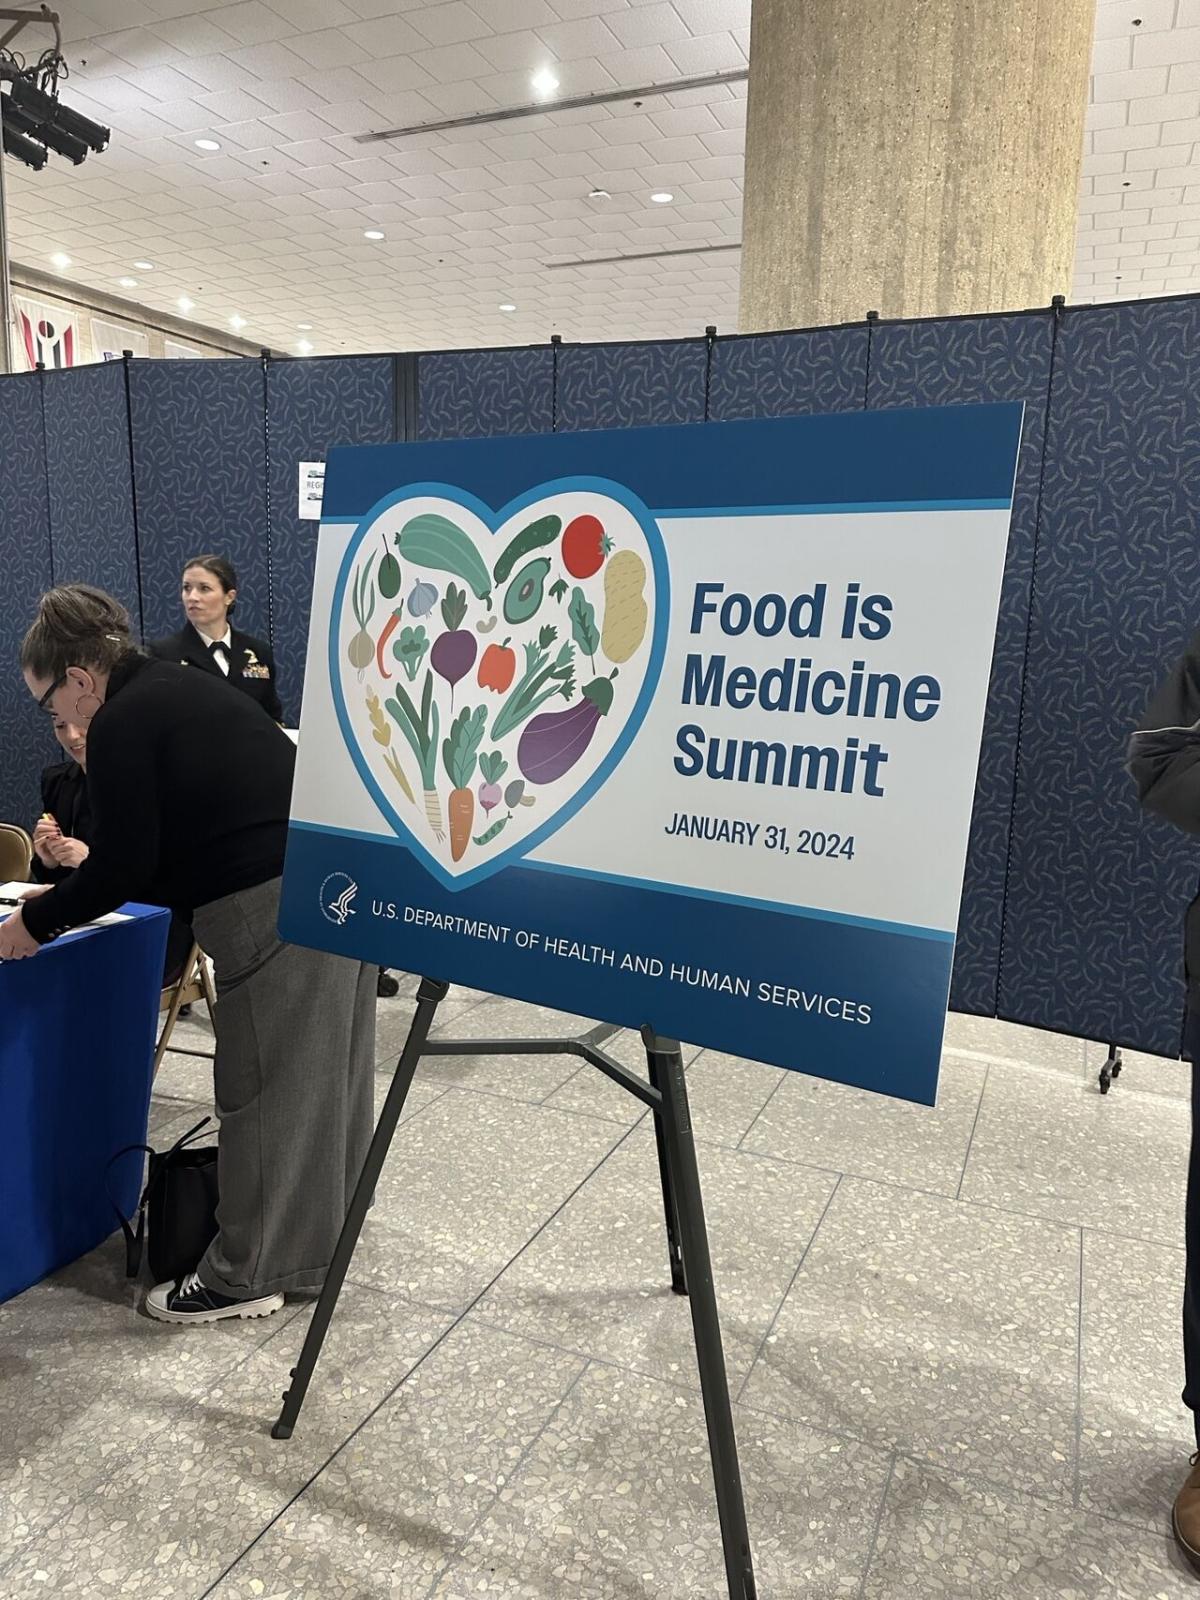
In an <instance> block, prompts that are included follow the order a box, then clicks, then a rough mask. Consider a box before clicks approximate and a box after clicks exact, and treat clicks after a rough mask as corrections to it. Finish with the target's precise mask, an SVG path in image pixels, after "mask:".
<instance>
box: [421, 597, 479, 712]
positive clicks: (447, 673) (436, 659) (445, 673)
mask: <svg viewBox="0 0 1200 1600" xmlns="http://www.w3.org/2000/svg"><path fill="white" fill-rule="evenodd" d="M466 614H467V592H466V590H465V589H459V588H457V587H456V586H455V585H454V584H453V583H452V584H451V585H450V587H449V588H448V589H447V590H446V598H445V599H444V600H443V601H442V620H443V621H444V622H445V624H446V629H447V631H446V632H445V633H443V634H441V635H439V637H438V638H437V639H435V640H434V645H433V649H432V650H431V651H430V655H429V661H430V665H431V666H432V667H433V670H434V671H435V672H436V673H437V675H438V677H439V678H445V680H446V682H447V683H448V684H449V685H450V705H451V707H452V708H453V705H454V686H455V684H457V683H460V682H461V681H462V679H463V678H465V677H466V675H467V673H468V672H470V670H471V668H472V667H473V666H474V665H475V654H476V652H477V650H478V649H479V646H478V645H477V644H476V642H475V635H474V634H473V633H472V632H471V631H470V629H469V628H464V627H463V626H462V623H463V619H464V618H465V617H466Z"/></svg>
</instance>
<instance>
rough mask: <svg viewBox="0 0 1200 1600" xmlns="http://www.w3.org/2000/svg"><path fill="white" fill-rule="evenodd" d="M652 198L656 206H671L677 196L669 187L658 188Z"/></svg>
mask: <svg viewBox="0 0 1200 1600" xmlns="http://www.w3.org/2000/svg"><path fill="white" fill-rule="evenodd" d="M650 198H651V200H653V201H654V204H655V205H656V206H669V205H670V204H671V201H672V200H674V198H675V196H674V195H673V194H672V193H671V191H670V190H669V189H656V190H655V191H654V193H653V194H652V195H651V196H650Z"/></svg>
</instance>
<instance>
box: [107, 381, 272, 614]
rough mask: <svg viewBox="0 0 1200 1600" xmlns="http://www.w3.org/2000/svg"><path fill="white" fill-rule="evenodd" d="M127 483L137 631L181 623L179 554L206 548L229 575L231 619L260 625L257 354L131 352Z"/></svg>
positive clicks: (262, 541) (265, 571) (262, 520)
mask: <svg viewBox="0 0 1200 1600" xmlns="http://www.w3.org/2000/svg"><path fill="white" fill-rule="evenodd" d="M129 395H130V408H131V411H132V416H133V485H134V495H135V504H136V506H137V517H138V543H139V548H140V551H141V580H142V607H143V613H144V623H145V632H146V638H147V639H160V638H162V637H163V635H164V634H168V633H177V632H178V631H179V629H180V628H181V627H182V626H183V623H184V616H183V607H182V605H181V603H180V599H179V582H180V578H181V577H182V574H183V564H184V562H185V561H186V560H187V559H188V557H189V556H196V555H202V554H205V553H207V552H212V553H214V554H216V555H222V556H225V557H227V558H228V559H229V560H230V561H232V562H233V564H234V566H235V568H236V569H237V574H238V605H237V613H236V615H237V623H238V626H239V627H241V628H244V629H245V630H246V632H247V633H253V634H257V635H258V636H259V637H260V638H264V637H266V636H267V634H268V632H269V620H268V619H269V616H270V600H269V594H268V589H269V581H270V562H269V552H268V540H267V503H266V502H267V494H266V490H267V451H266V441H265V438H264V429H265V413H264V379H263V369H262V364H261V363H260V362H258V361H134V362H132V363H131V364H130V368H129Z"/></svg>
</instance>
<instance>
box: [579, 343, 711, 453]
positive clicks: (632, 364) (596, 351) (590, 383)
mask: <svg viewBox="0 0 1200 1600" xmlns="http://www.w3.org/2000/svg"><path fill="white" fill-rule="evenodd" d="M707 371H708V344H707V341H705V340H703V339H689V340H688V341H687V342H686V343H670V344H665V343H664V344H591V345H586V344H573V345H563V346H562V348H561V349H560V350H559V352H558V417H557V425H558V429H559V431H560V432H562V431H563V430H564V429H567V428H649V427H662V426H664V425H665V424H668V423H676V422H703V421H704V392H705V385H706V378H707Z"/></svg>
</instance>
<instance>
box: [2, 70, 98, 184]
mask: <svg viewBox="0 0 1200 1600" xmlns="http://www.w3.org/2000/svg"><path fill="white" fill-rule="evenodd" d="M11 95H12V100H13V102H14V104H15V105H17V106H19V107H20V108H21V110H22V111H24V112H25V113H26V114H27V115H29V116H31V117H33V118H35V120H36V121H37V123H38V124H39V132H38V134H37V138H38V139H39V141H40V142H41V143H42V144H46V145H49V146H50V148H51V149H52V150H54V151H55V152H56V153H57V154H59V155H64V156H66V157H67V158H68V159H69V160H71V161H74V162H75V164H76V166H78V165H79V163H80V162H81V161H82V160H83V159H84V157H85V156H86V155H87V152H88V151H89V150H94V151H95V152H96V154H97V155H99V154H100V153H101V151H103V150H107V149H108V142H109V140H110V139H111V138H112V129H111V128H105V127H103V126H102V125H101V124H100V123H99V122H93V121H92V119H91V118H90V117H85V116H84V115H83V114H82V113H81V112H79V111H72V110H71V108H70V106H65V105H63V103H62V101H61V100H59V99H58V97H57V96H56V95H49V94H46V93H45V92H44V90H42V89H39V88H38V87H37V85H36V84H35V83H33V82H31V81H30V79H29V78H27V77H24V76H18V77H15V78H14V79H13V80H12V90H11ZM60 146H61V147H60ZM81 146H82V154H78V155H77V154H76V153H75V152H76V151H77V150H78V149H79V148H80V147H81Z"/></svg>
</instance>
